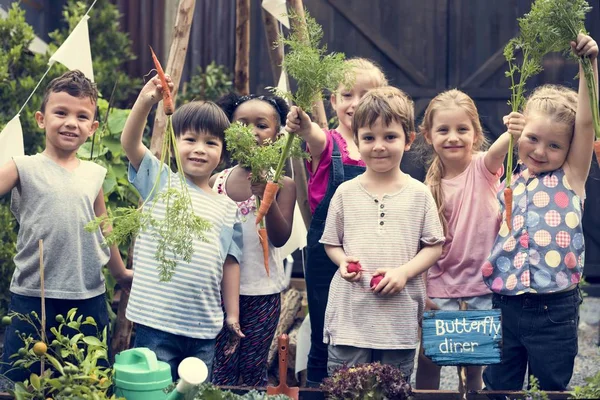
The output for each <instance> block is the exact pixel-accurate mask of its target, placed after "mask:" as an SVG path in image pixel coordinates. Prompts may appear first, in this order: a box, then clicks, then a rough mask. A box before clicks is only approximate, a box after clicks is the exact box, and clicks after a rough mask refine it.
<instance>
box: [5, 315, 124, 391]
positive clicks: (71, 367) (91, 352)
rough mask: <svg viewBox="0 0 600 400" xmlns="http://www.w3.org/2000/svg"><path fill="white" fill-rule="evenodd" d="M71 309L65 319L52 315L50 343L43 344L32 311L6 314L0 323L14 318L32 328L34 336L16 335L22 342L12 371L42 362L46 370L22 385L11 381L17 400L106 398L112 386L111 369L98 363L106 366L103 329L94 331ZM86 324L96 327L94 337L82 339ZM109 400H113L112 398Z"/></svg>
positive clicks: (37, 319) (36, 318)
mask: <svg viewBox="0 0 600 400" xmlns="http://www.w3.org/2000/svg"><path fill="white" fill-rule="evenodd" d="M76 313H77V309H76V308H72V309H71V310H69V311H68V313H67V315H66V317H65V316H63V315H57V316H56V322H57V323H58V326H57V327H52V328H50V331H51V333H52V335H53V337H54V339H53V340H52V342H50V343H44V342H42V341H40V340H39V338H40V337H42V336H41V332H40V328H39V327H40V326H41V325H40V324H41V321H40V319H39V317H38V315H37V314H36V313H35V312H31V313H30V314H19V313H10V314H8V316H5V317H4V318H3V323H4V320H5V319H7V318H9V319H14V318H17V319H19V320H21V321H26V322H27V323H28V324H30V325H31V326H33V327H34V328H35V336H36V338H34V337H32V336H31V335H26V334H23V333H18V335H19V337H20V338H21V340H22V341H23V347H21V348H20V349H19V351H18V353H17V354H14V355H12V356H11V359H14V360H15V361H14V363H13V367H14V368H30V367H31V366H32V365H34V364H38V363H40V362H41V361H42V360H44V361H45V362H47V366H48V368H47V369H45V370H44V372H43V373H42V374H41V375H37V374H35V373H32V374H31V375H30V377H29V379H27V380H25V381H24V382H15V387H14V389H13V390H12V391H11V394H12V395H13V396H14V397H15V398H16V399H17V400H30V399H40V398H42V399H43V398H46V397H50V398H53V399H56V400H63V399H74V398H89V399H97V400H101V399H108V398H109V394H108V393H109V391H110V388H111V386H112V370H111V369H110V368H108V367H104V366H103V365H101V364H100V365H99V363H98V361H100V360H102V361H104V362H106V363H108V348H107V345H106V334H107V333H106V329H104V330H103V331H102V332H98V329H97V325H96V321H95V320H94V319H93V318H91V317H87V318H84V317H83V316H81V315H79V316H76ZM85 325H90V326H93V327H95V328H96V333H97V334H96V335H95V336H86V335H85V334H84V333H83V332H82V331H81V329H82V327H83V326H85ZM67 327H68V328H71V329H72V330H73V331H75V334H74V335H73V336H68V335H67V334H65V333H64V331H65V330H66V328H67ZM110 399H115V397H114V396H112V397H110Z"/></svg>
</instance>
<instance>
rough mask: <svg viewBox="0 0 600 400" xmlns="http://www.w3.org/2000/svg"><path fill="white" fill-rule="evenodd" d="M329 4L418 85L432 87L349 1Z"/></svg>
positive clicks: (330, 0) (342, 0) (339, 0)
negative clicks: (351, 8)
mask: <svg viewBox="0 0 600 400" xmlns="http://www.w3.org/2000/svg"><path fill="white" fill-rule="evenodd" d="M328 1H329V3H330V4H331V5H332V6H333V7H334V8H335V9H336V10H337V11H338V12H339V13H340V14H341V15H343V16H344V17H345V18H346V19H347V20H348V21H350V22H351V23H352V25H354V26H355V27H356V29H358V31H359V32H360V33H362V34H363V36H364V37H365V38H367V39H368V40H369V41H370V42H371V43H373V44H374V45H375V46H376V47H377V48H378V49H379V50H381V51H382V52H383V53H384V54H385V55H386V56H387V57H389V58H390V60H392V61H393V62H394V64H396V65H397V66H398V68H400V69H401V70H402V71H404V73H405V74H406V75H408V77H409V78H410V79H411V80H412V81H413V82H415V83H416V84H417V85H421V86H430V83H431V82H429V79H427V77H426V76H425V75H423V73H422V72H421V71H419V70H418V69H417V68H416V67H415V66H414V65H413V64H412V63H411V62H410V60H409V59H408V58H407V57H403V56H402V54H400V53H399V52H398V50H397V49H396V47H395V46H394V45H392V44H391V43H390V42H389V41H388V40H387V39H386V38H385V37H383V36H382V35H380V34H379V33H377V32H376V31H374V30H372V29H371V28H370V27H369V26H368V25H367V24H365V23H364V22H363V21H362V19H361V17H360V16H359V15H355V14H354V13H353V12H352V11H351V10H350V9H349V7H348V2H347V0H328Z"/></svg>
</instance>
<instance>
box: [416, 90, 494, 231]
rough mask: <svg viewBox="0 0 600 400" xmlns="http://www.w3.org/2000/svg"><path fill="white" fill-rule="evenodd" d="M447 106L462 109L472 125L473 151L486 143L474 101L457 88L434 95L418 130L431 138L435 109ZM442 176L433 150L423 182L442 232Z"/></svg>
mask: <svg viewBox="0 0 600 400" xmlns="http://www.w3.org/2000/svg"><path fill="white" fill-rule="evenodd" d="M449 108H460V109H462V110H464V111H465V112H466V114H467V116H468V117H469V120H470V121H471V124H472V125H473V129H474V131H475V139H474V141H473V153H476V152H478V151H480V150H481V149H482V148H483V147H484V146H485V145H487V142H486V139H485V136H484V134H483V129H482V128H481V122H480V121H479V113H478V112H477V107H476V106H475V102H474V101H473V99H471V98H470V97H469V96H468V95H467V94H466V93H464V92H462V91H460V90H458V89H451V90H447V91H445V92H442V93H440V94H438V95H437V96H435V97H434V98H433V99H432V100H431V101H430V102H429V105H428V106H427V109H426V110H425V114H424V116H423V121H422V122H421V125H419V131H420V132H421V133H422V134H423V135H424V136H428V137H429V138H431V130H432V127H433V119H434V117H435V113H436V111H439V110H444V109H449ZM443 176H444V165H443V164H442V160H441V159H440V157H439V156H438V155H437V153H436V152H435V151H433V154H432V157H431V159H430V165H429V169H428V170H427V176H426V177H425V183H426V184H427V185H428V186H429V188H430V190H431V194H432V195H433V198H434V200H435V204H436V205H437V208H438V214H439V217H440V221H441V222H442V226H443V227H444V233H447V231H448V221H447V220H446V217H445V216H444V192H443V191H442V178H443Z"/></svg>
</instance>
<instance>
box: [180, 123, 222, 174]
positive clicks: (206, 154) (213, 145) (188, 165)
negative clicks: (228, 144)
mask: <svg viewBox="0 0 600 400" xmlns="http://www.w3.org/2000/svg"><path fill="white" fill-rule="evenodd" d="M177 148H178V149H179V157H180V158H181V166H182V168H183V172H184V174H185V175H186V176H187V177H188V178H189V179H190V180H192V181H193V182H194V183H196V185H198V186H202V184H203V183H204V181H208V179H209V178H210V176H211V174H212V173H213V171H214V170H215V169H216V168H217V166H218V165H219V164H220V163H221V161H222V160H223V157H222V156H223V141H222V140H221V139H220V138H219V137H217V136H214V135H212V134H210V133H208V132H201V133H196V132H194V131H186V132H184V133H183V134H182V135H180V136H179V137H178V138H177Z"/></svg>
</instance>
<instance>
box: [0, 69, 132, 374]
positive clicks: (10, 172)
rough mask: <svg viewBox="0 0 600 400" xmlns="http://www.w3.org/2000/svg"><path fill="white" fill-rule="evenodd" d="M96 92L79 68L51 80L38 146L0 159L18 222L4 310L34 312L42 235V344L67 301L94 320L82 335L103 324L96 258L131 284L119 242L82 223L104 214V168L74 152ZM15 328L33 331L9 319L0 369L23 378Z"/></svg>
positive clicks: (0, 177) (2, 186) (86, 131)
mask: <svg viewBox="0 0 600 400" xmlns="http://www.w3.org/2000/svg"><path fill="white" fill-rule="evenodd" d="M97 98H98V92H97V89H96V86H95V84H94V83H92V82H91V81H90V80H89V79H87V78H86V77H85V76H84V75H83V73H81V72H80V71H70V72H67V73H65V74H63V75H62V76H60V77H58V78H56V79H54V80H53V81H52V82H50V84H49V85H48V87H47V88H46V93H45V95H44V100H43V102H42V106H41V108H40V111H38V112H36V114H35V118H36V121H37V123H38V126H39V127H40V128H41V129H44V131H45V135H46V147H45V149H44V151H43V152H42V153H39V154H36V155H34V156H22V157H14V158H13V159H12V160H11V161H9V162H8V163H6V164H5V165H3V166H0V196H3V195H5V194H7V193H8V192H9V191H11V190H12V191H13V197H12V205H11V208H12V210H13V213H14V215H15V217H16V219H17V221H18V223H19V233H18V236H17V254H16V256H15V259H14V262H15V266H16V268H15V272H14V274H13V277H12V281H11V285H10V292H11V301H10V306H9V312H17V313H22V314H27V313H30V312H31V311H36V312H37V313H38V315H41V302H40V298H41V291H40V274H39V240H40V239H42V240H43V243H44V260H43V261H44V289H45V297H46V317H47V325H46V329H47V332H46V335H47V340H48V343H50V342H51V341H52V340H53V335H52V333H51V332H50V328H51V327H52V326H53V325H56V322H55V319H56V315H58V314H62V315H66V314H67V312H68V310H69V309H71V308H77V309H78V310H77V313H78V314H80V315H83V316H84V318H85V317H88V316H90V317H93V318H94V319H95V320H96V323H97V325H98V331H96V328H95V327H93V326H91V325H84V326H82V331H83V332H84V333H85V334H86V335H94V336H96V335H97V332H102V331H103V330H104V327H105V326H107V325H108V310H107V306H106V300H105V295H104V293H105V286H104V278H103V275H102V266H103V265H108V267H109V270H110V272H111V274H112V275H113V276H114V277H115V279H116V280H117V282H118V283H119V284H120V285H121V286H122V287H124V288H125V289H126V290H129V288H130V286H131V280H132V275H133V273H132V271H131V270H127V269H126V268H125V266H124V265H123V260H122V259H121V255H120V254H119V250H118V248H117V247H116V246H112V247H111V248H110V249H108V248H106V247H102V242H103V232H101V230H100V229H98V230H97V231H96V232H93V233H90V232H87V231H86V230H85V229H84V228H85V225H86V224H87V223H88V222H90V221H92V220H93V219H94V218H95V217H96V216H100V215H102V214H104V213H106V205H105V203H104V194H103V192H102V183H103V181H104V176H105V175H106V169H105V168H103V167H101V166H99V165H98V164H95V163H93V162H89V161H83V160H80V159H78V158H77V156H76V154H77V150H78V149H79V147H81V145H82V144H83V143H85V141H86V140H87V139H88V138H89V137H91V136H92V135H93V134H94V132H95V130H96V129H97V128H98V121H96V120H95V118H94V117H95V114H96V101H97ZM105 228H107V227H105ZM105 233H106V229H105ZM86 330H88V331H89V332H86ZM16 331H20V332H21V333H23V334H28V333H29V334H31V335H32V336H34V337H35V336H36V334H35V330H34V328H33V327H32V326H30V325H29V324H27V323H25V322H23V321H19V320H18V319H17V318H13V322H12V324H11V325H10V326H9V327H8V328H7V330H6V333H5V337H4V354H3V360H2V361H3V363H2V365H1V366H0V373H3V374H5V375H6V377H7V378H9V379H11V380H12V381H14V382H22V381H24V380H25V379H27V378H28V377H29V374H30V371H27V370H25V369H21V368H16V369H14V370H11V368H12V365H11V364H12V362H14V361H15V359H10V356H11V355H13V354H15V353H17V352H18V350H19V348H20V347H22V346H23V343H22V341H21V339H20V338H19V336H18V335H17V334H16V333H15V332H16ZM63 333H65V332H64V331H63ZM67 334H68V333H67ZM109 347H110V346H109Z"/></svg>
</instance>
